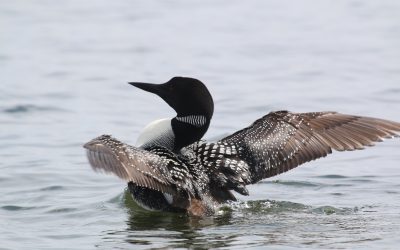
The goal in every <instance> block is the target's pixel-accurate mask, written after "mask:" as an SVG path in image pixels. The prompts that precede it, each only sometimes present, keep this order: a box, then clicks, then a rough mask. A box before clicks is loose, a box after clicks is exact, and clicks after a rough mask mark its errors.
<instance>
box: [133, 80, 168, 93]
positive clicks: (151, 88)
mask: <svg viewBox="0 0 400 250" xmlns="http://www.w3.org/2000/svg"><path fill="white" fill-rule="evenodd" d="M129 84H130V85H132V86H135V87H137V88H139V89H143V90H144V91H147V92H151V93H154V94H156V95H160V94H162V92H163V88H162V85H161V84H153V83H144V82H129Z"/></svg>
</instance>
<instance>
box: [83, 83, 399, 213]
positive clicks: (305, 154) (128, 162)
mask: <svg viewBox="0 0 400 250" xmlns="http://www.w3.org/2000/svg"><path fill="white" fill-rule="evenodd" d="M130 84H131V85H133V86H135V87H137V88H140V89H142V90H145V91H148V92H151V93H154V94H156V95H158V96H160V97H161V98H162V99H163V100H164V101H165V102H166V103H167V104H168V105H169V106H171V107H172V108H173V109H174V110H175V111H176V113H177V115H176V116H175V117H173V118H172V119H162V120H157V121H155V122H152V123H151V124H149V125H148V126H147V127H145V129H144V131H143V133H142V134H141V135H140V136H139V138H138V143H137V144H138V145H137V146H131V145H128V144H125V143H123V142H121V141H119V140H117V139H115V138H113V137H111V136H110V135H101V136H99V137H97V138H95V139H93V140H91V141H90V142H88V143H86V144H85V145H84V148H86V152H87V156H88V160H89V163H90V165H91V166H92V168H93V169H94V170H96V171H98V170H102V171H103V172H106V173H112V174H115V175H117V176H118V177H120V178H121V179H123V180H125V181H127V182H128V189H129V191H130V193H131V195H132V197H133V199H134V200H135V201H136V202H137V203H138V204H139V205H140V206H142V207H143V208H146V209H150V210H158V211H169V212H184V213H187V214H189V215H193V216H205V215H210V214H212V213H214V212H215V209H216V207H217V206H218V205H219V204H222V203H225V202H228V201H235V200H236V198H235V196H234V195H233V193H232V191H236V192H238V193H239V194H242V195H249V192H248V190H247V188H246V186H247V185H250V184H254V183H256V182H258V181H260V180H262V179H264V178H268V177H272V176H275V175H278V174H280V173H283V172H286V171H288V170H290V169H293V168H295V167H297V166H299V165H301V164H303V163H306V162H309V161H311V160H315V159H317V158H321V157H325V156H327V155H328V154H330V153H332V151H334V150H335V151H351V150H357V149H363V148H364V147H365V146H373V145H374V142H379V141H382V140H383V139H384V138H392V137H396V136H398V135H399V132H400V123H398V122H393V121H389V120H383V119H378V118H371V117H363V116H356V115H346V114H341V113H337V112H310V113H292V112H289V111H276V112H270V113H269V114H267V115H265V116H263V117H261V118H260V119H258V120H256V121H255V122H253V123H252V124H251V125H250V126H248V127H246V128H244V129H242V130H239V131H237V132H235V133H233V134H231V135H229V136H227V137H225V138H222V139H220V140H218V141H215V142H206V141H204V140H202V137H203V135H204V134H205V133H206V131H207V130H208V127H209V125H210V121H211V118H212V116H213V112H214V102H213V99H212V96H211V94H210V92H209V91H208V89H207V88H206V86H205V85H204V84H203V83H202V82H201V81H199V80H197V79H194V78H188V77H173V78H172V79H171V80H169V81H168V82H166V83H163V84H150V83H141V82H130Z"/></svg>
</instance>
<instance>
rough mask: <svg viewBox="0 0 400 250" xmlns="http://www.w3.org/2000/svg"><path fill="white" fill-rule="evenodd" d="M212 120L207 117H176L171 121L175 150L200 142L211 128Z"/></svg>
mask: <svg viewBox="0 0 400 250" xmlns="http://www.w3.org/2000/svg"><path fill="white" fill-rule="evenodd" d="M210 120H211V119H210V118H209V117H208V116H206V115H186V116H179V115H178V116H176V117H174V118H173V119H172V120H171V126H172V130H173V131H174V135H175V146H174V150H180V149H181V148H183V147H185V146H187V145H190V144H192V143H194V142H196V141H198V140H200V139H201V138H202V137H203V135H204V134H205V133H206V132H207V130H208V127H209V126H210Z"/></svg>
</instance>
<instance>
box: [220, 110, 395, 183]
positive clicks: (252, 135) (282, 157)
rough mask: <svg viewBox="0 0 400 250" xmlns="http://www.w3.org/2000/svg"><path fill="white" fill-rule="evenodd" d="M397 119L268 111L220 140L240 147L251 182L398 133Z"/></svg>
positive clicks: (361, 146)
mask: <svg viewBox="0 0 400 250" xmlns="http://www.w3.org/2000/svg"><path fill="white" fill-rule="evenodd" d="M399 132H400V123H398V122H393V121H388V120H383V119H377V118H371V117H362V116H354V115H345V114H340V113H336V112H313V113H291V112H288V111H278V112H271V113H269V114H268V115H266V116H264V117H262V118H261V119H258V120H257V121H255V122H254V123H253V124H252V125H251V126H249V127H247V128H244V129H242V130H240V131H237V132H236V133H234V134H232V135H230V136H227V137H225V138H223V139H222V140H220V142H222V143H229V144H231V145H235V146H236V147H237V148H239V149H240V150H239V158H240V159H242V160H244V161H245V162H246V163H247V164H248V165H249V167H250V168H249V172H250V173H249V174H250V175H251V183H255V182H257V181H259V180H261V179H263V178H267V177H271V176H274V175H277V174H280V173H282V172H285V171H288V170H290V169H292V168H295V167H297V166H299V165H301V164H303V163H305V162H308V161H311V160H315V159H317V158H320V157H325V156H327V155H328V154H330V153H332V150H336V151H351V150H359V149H364V148H365V146H373V145H374V143H375V142H380V141H382V140H383V139H385V138H392V137H395V136H398V134H399Z"/></svg>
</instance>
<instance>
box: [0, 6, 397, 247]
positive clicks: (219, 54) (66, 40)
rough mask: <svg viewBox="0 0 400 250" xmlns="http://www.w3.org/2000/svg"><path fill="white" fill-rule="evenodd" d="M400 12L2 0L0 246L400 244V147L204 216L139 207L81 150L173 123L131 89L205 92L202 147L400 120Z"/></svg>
mask: <svg viewBox="0 0 400 250" xmlns="http://www.w3.org/2000/svg"><path fill="white" fill-rule="evenodd" d="M399 13H400V2H398V1H395V0H392V1H354V0H352V1H306V0H299V1H261V0H259V1H226V0H217V1H208V0H207V1H190V2H189V1H122V0H115V1H104V0H100V1H77V0H75V1H50V0H47V1H46V0H42V1H38V0H32V1H23V0H13V1H1V2H0V243H1V244H0V249H2V250H3V249H148V248H152V249H168V248H181V249H184V248H192V249H202V248H225V249H230V248H232V249H242V248H254V249H262V248H267V247H268V248H272V249H292V248H323V249H326V248H334V249H336V248H341V249H343V248H347V249H357V248H358V249H366V248H374V249H397V247H398V245H399V244H400V167H399V162H400V153H399V152H400V140H399V139H395V140H391V141H385V142H384V143H380V144H379V145H378V146H377V147H374V148H369V149H367V150H364V151H357V152H348V153H335V154H333V155H331V156H329V157H327V158H326V159H321V160H318V161H314V162H311V163H309V164H306V165H303V166H300V167H299V168H297V169H295V170H292V171H290V172H288V173H285V174H282V175H279V176H277V177H274V178H272V179H268V180H264V181H262V182H260V183H259V184H256V185H253V186H251V187H250V188H249V191H250V196H249V197H243V196H239V198H240V202H238V203H233V204H228V205H226V206H224V207H223V208H221V211H219V213H218V214H216V215H215V216H213V217H208V218H201V219H199V218H189V217H186V216H183V215H177V214H165V213H154V212H147V211H143V210H141V209H140V208H138V207H137V206H135V204H134V203H133V202H132V200H131V199H130V198H129V195H128V194H127V193H126V192H125V191H124V189H125V183H123V182H121V181H119V180H118V179H117V178H114V177H111V176H104V175H99V174H96V173H94V172H92V170H91V169H90V167H89V165H88V163H87V161H86V158H85V153H84V151H83V148H82V144H83V143H85V142H86V141H88V140H90V139H92V138H93V137H95V136H98V135H100V134H104V133H108V134H112V135H113V136H115V137H117V138H119V139H121V140H123V141H126V142H130V143H134V142H135V140H136V137H137V135H138V133H139V132H140V130H141V129H142V128H143V127H144V126H145V125H146V124H147V123H149V122H150V121H152V120H155V119H159V118H162V117H170V116H173V115H174V113H173V111H172V110H171V109H170V108H169V107H168V106H167V105H165V104H164V103H163V101H162V100H161V99H159V98H157V97H156V96H153V95H150V94H148V93H144V92H143V91H139V90H138V89H135V88H133V87H132V86H130V85H128V84H126V82H128V81H148V82H160V83H161V82H165V81H167V80H168V79H169V78H171V77H172V76H175V75H184V76H192V77H196V78H199V79H201V80H202V81H203V82H205V83H206V84H207V86H208V87H209V89H210V91H211V93H212V94H213V96H214V100H215V107H216V108H215V115H214V118H213V120H212V124H211V127H210V130H209V132H208V133H207V135H206V138H208V139H214V138H218V137H221V136H224V135H227V134H229V133H232V132H234V131H236V130H238V129H240V128H243V127H244V126H247V125H249V124H250V123H251V122H252V121H254V120H255V119H257V118H259V117H261V116H262V115H264V114H266V113H267V112H269V111H271V110H280V109H289V110H292V111H297V112H302V111H320V110H336V111H340V112H343V113H350V114H360V115H365V116H376V117H381V118H386V119H391V120H397V121H400V15H399Z"/></svg>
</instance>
